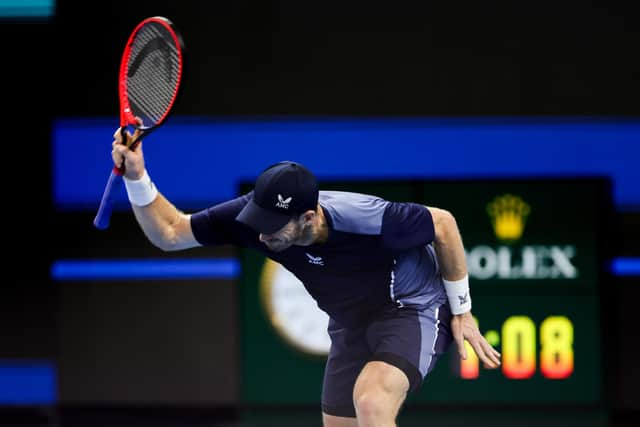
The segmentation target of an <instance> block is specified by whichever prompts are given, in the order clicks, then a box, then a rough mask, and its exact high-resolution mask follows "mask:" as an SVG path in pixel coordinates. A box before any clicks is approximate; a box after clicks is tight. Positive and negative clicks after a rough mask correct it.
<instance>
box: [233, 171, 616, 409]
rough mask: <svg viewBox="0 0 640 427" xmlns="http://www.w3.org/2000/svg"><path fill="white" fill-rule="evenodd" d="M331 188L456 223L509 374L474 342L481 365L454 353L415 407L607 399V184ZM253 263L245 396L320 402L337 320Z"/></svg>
mask: <svg viewBox="0 0 640 427" xmlns="http://www.w3.org/2000/svg"><path fill="white" fill-rule="evenodd" d="M321 188H323V189H333V190H345V191H355V192H361V193H368V194H375V195H379V196H380V197H383V198H385V199H387V200H392V201H412V202H416V203H421V204H424V205H427V206H434V207H439V208H443V209H446V210H449V211H450V212H452V213H453V215H454V216H455V218H456V221H457V223H458V227H459V229H460V232H461V235H462V238H463V242H464V246H465V251H466V256H467V267H468V270H469V276H470V286H471V296H472V300H473V308H472V312H473V314H474V316H475V319H476V321H477V322H478V326H479V328H480V331H481V332H482V333H483V335H484V336H485V338H486V339H487V341H489V343H490V344H491V345H493V346H494V347H496V348H497V349H498V350H499V351H500V352H501V353H502V366H501V368H500V369H496V370H488V369H484V368H483V367H482V364H481V363H479V361H478V358H477V356H476V355H475V354H474V353H473V351H472V350H471V347H470V346H469V344H468V343H467V344H466V346H467V353H468V355H469V357H468V358H467V359H466V360H461V359H460V358H459V357H458V355H457V352H456V351H455V346H454V345H452V347H451V351H449V352H448V354H447V355H446V356H445V357H443V358H442V359H441V360H440V361H439V362H438V364H437V365H436V368H435V369H434V370H433V372H432V373H431V374H430V375H429V376H428V377H427V379H426V380H425V382H424V384H423V387H422V388H421V389H420V390H419V391H418V392H417V393H414V394H412V395H410V397H409V398H408V400H407V404H408V405H412V404H424V403H433V404H488V403H490V404H517V405H521V404H543V405H557V404H560V405H562V404H597V403H599V402H601V401H602V398H603V390H602V363H603V361H602V358H601V345H602V343H601V329H600V328H601V321H602V314H601V301H600V298H601V287H602V286H603V281H604V280H605V278H606V276H605V275H604V269H603V267H604V266H605V265H606V259H605V257H604V255H603V252H602V251H601V249H602V235H603V233H606V231H605V230H603V218H604V217H605V213H606V212H607V211H608V210H611V204H610V197H609V191H610V190H609V183H608V182H607V181H605V180H600V179H595V178H589V179H539V180H537V179H529V180H526V179H518V180H447V181H411V182H399V181H391V182H332V183H329V182H326V183H321ZM241 255H242V267H243V268H242V273H241V280H242V286H241V300H242V301H241V302H242V304H241V307H242V315H243V317H242V328H243V334H242V340H243V355H244V356H243V357H244V359H243V374H244V378H246V380H245V382H244V389H243V399H244V400H245V401H246V402H248V403H278V404H283V403H289V404H292V403H309V404H315V403H317V401H318V396H319V393H320V388H321V384H322V371H323V367H324V362H325V358H326V351H327V350H328V346H329V341H328V340H326V339H324V338H323V333H324V334H326V330H325V326H324V324H321V323H322V322H326V316H324V317H323V316H321V315H319V316H311V315H310V314H309V310H313V309H314V304H313V301H309V300H307V298H308V299H310V297H309V296H308V295H307V294H306V292H304V289H303V288H302V285H301V284H300V283H299V282H297V279H295V277H293V276H292V275H287V274H284V273H282V272H281V273H278V269H282V270H284V269H283V268H282V267H281V266H279V265H277V264H275V263H273V262H271V261H267V260H265V259H264V257H262V256H261V255H260V254H257V253H255V252H253V251H251V250H243V251H242V253H241ZM285 271H286V270H285ZM301 289H302V290H301ZM293 301H300V302H299V304H298V303H294V302H293ZM298 306H304V307H305V308H304V309H303V310H297V309H296V307H298ZM278 307H285V308H284V309H282V310H280V309H278ZM315 309H317V308H315ZM287 310H289V311H287ZM287 325H293V326H291V327H287ZM305 341H309V343H311V344H313V346H307V345H305ZM305 348H311V349H312V350H313V351H307V350H305ZM265 366H269V369H264V367H265ZM282 372H287V373H288V375H282ZM267 384H268V386H266V385H267ZM274 390H276V391H275V392H274Z"/></svg>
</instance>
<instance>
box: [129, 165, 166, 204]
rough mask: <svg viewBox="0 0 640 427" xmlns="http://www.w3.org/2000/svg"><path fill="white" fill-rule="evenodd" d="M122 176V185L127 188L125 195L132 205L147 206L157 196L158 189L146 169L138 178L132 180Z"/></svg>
mask: <svg viewBox="0 0 640 427" xmlns="http://www.w3.org/2000/svg"><path fill="white" fill-rule="evenodd" d="M123 178H124V186H125V187H126V189H127V195H128V196H129V201H130V202H131V204H132V205H135V206H147V205H148V204H149V203H151V202H153V201H154V200H155V199H156V197H157V196H158V189H157V188H156V186H155V184H154V183H153V181H151V177H149V174H148V173H147V170H146V169H145V170H144V173H143V175H142V177H141V178H140V179H136V180H132V179H128V178H127V177H123Z"/></svg>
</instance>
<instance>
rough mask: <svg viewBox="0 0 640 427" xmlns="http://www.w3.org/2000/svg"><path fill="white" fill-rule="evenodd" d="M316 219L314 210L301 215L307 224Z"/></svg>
mask: <svg viewBox="0 0 640 427" xmlns="http://www.w3.org/2000/svg"><path fill="white" fill-rule="evenodd" d="M315 217H316V212H315V211H312V210H308V211H306V212H304V213H303V214H302V215H301V218H302V221H303V222H304V223H305V224H306V223H308V222H311V221H313V219H314V218H315Z"/></svg>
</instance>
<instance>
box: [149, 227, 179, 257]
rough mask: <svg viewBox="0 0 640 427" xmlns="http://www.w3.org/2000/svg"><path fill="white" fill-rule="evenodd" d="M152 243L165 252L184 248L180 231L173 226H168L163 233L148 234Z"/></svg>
mask: <svg viewBox="0 0 640 427" xmlns="http://www.w3.org/2000/svg"><path fill="white" fill-rule="evenodd" d="M148 237H149V240H150V241H151V243H152V244H153V245H154V246H155V247H157V248H158V249H160V250H161V251H164V252H173V251H177V250H180V249H182V248H181V245H180V239H179V238H178V233H176V232H175V230H173V228H172V227H166V228H165V229H164V230H162V233H158V234H156V235H154V236H148Z"/></svg>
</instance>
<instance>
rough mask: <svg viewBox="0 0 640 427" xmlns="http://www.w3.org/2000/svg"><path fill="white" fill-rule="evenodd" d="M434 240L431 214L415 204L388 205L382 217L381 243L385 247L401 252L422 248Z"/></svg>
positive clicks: (396, 203)
mask: <svg viewBox="0 0 640 427" xmlns="http://www.w3.org/2000/svg"><path fill="white" fill-rule="evenodd" d="M434 238H435V227H434V225H433V218H432V217H431V212H429V209H427V208H426V207H425V206H423V205H419V204H417V203H410V202H407V203H399V202H393V203H389V205H388V206H387V208H386V209H385V212H384V215H383V217H382V241H383V244H384V246H385V247H387V248H389V249H391V250H394V251H402V250H406V249H410V248H414V247H418V246H424V245H427V244H429V243H431V242H433V239H434Z"/></svg>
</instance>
